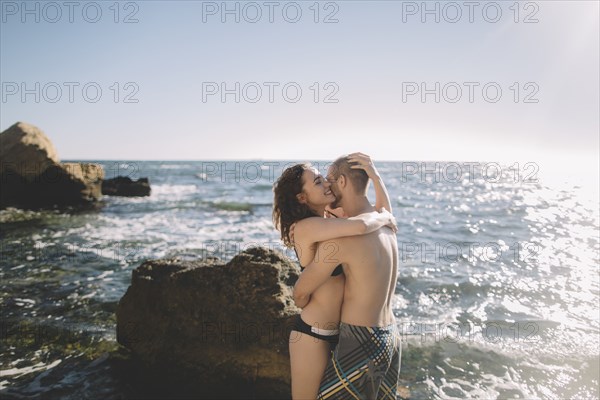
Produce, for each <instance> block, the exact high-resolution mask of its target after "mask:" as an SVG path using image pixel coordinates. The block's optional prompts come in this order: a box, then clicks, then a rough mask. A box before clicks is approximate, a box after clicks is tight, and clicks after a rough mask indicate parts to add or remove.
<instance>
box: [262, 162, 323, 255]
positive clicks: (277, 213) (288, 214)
mask: <svg viewBox="0 0 600 400" xmlns="http://www.w3.org/2000/svg"><path fill="white" fill-rule="evenodd" d="M309 168H311V165H310V164H307V163H302V164H296V165H293V166H291V167H288V168H286V169H285V170H284V171H283V173H282V174H281V176H280V177H279V179H277V182H275V184H274V185H273V193H274V195H275V196H274V199H273V224H275V228H277V230H278V231H279V232H280V233H281V240H282V241H283V244H284V245H285V246H287V247H292V246H293V244H292V241H291V240H290V227H291V226H292V224H293V223H294V222H298V221H300V220H301V219H304V218H308V217H317V216H318V215H317V214H316V213H315V212H314V211H313V210H311V209H310V207H309V206H308V205H307V204H302V203H300V202H299V201H298V198H297V197H296V196H297V195H298V194H300V193H302V186H303V182H302V174H303V173H304V171H306V170H307V169H309Z"/></svg>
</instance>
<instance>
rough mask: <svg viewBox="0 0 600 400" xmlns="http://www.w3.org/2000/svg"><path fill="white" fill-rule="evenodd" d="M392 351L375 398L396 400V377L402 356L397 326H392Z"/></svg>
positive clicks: (398, 373)
mask: <svg viewBox="0 0 600 400" xmlns="http://www.w3.org/2000/svg"><path fill="white" fill-rule="evenodd" d="M394 338H395V340H394V344H393V346H394V347H393V353H392V358H391V361H390V365H389V368H388V369H387V371H386V372H385V375H384V377H383V381H382V382H381V385H380V387H379V393H378V395H377V399H385V400H387V399H390V400H396V398H397V396H398V377H399V375H400V362H401V358H402V341H401V340H400V339H401V338H400V335H399V332H398V328H397V327H394Z"/></svg>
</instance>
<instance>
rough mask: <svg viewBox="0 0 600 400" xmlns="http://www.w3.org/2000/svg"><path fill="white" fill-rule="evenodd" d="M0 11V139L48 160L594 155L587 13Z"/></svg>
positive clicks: (429, 5)
mask: <svg viewBox="0 0 600 400" xmlns="http://www.w3.org/2000/svg"><path fill="white" fill-rule="evenodd" d="M1 5H2V26H1V41H0V44H1V62H0V64H1V65H0V67H1V81H2V99H1V100H2V103H1V105H2V111H1V114H0V117H1V121H0V122H1V123H0V129H1V130H4V129H6V128H7V127H9V126H10V125H12V124H13V123H15V122H16V121H26V122H29V123H32V124H34V125H37V126H39V127H40V128H41V129H42V130H43V131H44V132H45V133H46V134H47V135H48V136H49V137H50V139H51V140H52V141H53V143H54V144H55V146H56V147H57V150H58V153H59V155H60V157H61V158H63V159H198V160H202V159H261V158H263V159H264V158H267V159H331V158H333V157H335V156H337V155H338V154H341V153H346V152H351V151H356V150H362V151H365V152H368V153H370V154H371V155H372V156H373V157H374V158H376V159H379V160H516V159H520V160H538V159H540V158H546V159H554V157H558V156H568V157H573V158H577V159H580V158H586V157H587V158H590V159H596V160H597V157H598V148H599V129H600V128H599V112H598V110H599V108H600V104H599V86H600V83H599V61H598V60H599V56H598V53H599V48H600V44H599V6H598V5H599V3H598V2H597V1H534V2H518V3H517V2H515V1H497V2H485V1H481V2H471V3H469V2H462V1H459V2H434V1H430V2H426V3H424V2H421V1H418V2H401V1H398V2H394V1H368V2H367V1H335V2H318V3H316V2H315V1H307V2H303V1H298V2H277V1H273V2H268V1H259V2H227V3H223V2H220V1H219V2H201V1H169V2H167V1H136V2H120V3H115V2H114V1H108V2H102V1H99V2H72V3H68V2H66V3H65V2H62V1H59V2H49V3H48V2H38V1H30V2H26V3H23V2H21V1H14V2H13V1H2V2H1ZM425 7H426V9H425ZM228 11H229V12H228ZM236 18H238V19H239V22H237V21H236ZM436 18H437V19H438V21H437V22H436ZM36 19H37V20H36ZM115 21H116V22H115ZM223 21H224V22H223ZM315 21H317V22H315ZM224 90H225V91H224ZM99 91H100V92H99ZM236 97H237V99H236ZM436 97H437V99H436ZM236 100H238V101H239V102H236ZM436 100H438V102H436Z"/></svg>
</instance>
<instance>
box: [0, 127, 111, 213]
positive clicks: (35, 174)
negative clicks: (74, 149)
mask: <svg viewBox="0 0 600 400" xmlns="http://www.w3.org/2000/svg"><path fill="white" fill-rule="evenodd" d="M103 178H104V170H103V169H102V167H101V166H100V165H98V164H90V163H60V162H59V159H58V156H57V154H56V149H55V148H54V146H53V145H52V143H51V142H50V140H49V139H48V137H47V136H46V135H45V134H44V133H43V132H42V131H41V130H40V129H38V128H37V127H35V126H32V125H29V124H26V123H24V122H18V123H16V124H14V125H13V126H11V127H10V128H8V129H7V130H5V131H4V132H2V133H0V179H1V186H2V190H1V191H0V207H7V206H14V207H25V208H38V207H47V206H54V205H57V206H71V205H74V206H77V205H87V204H91V203H94V202H96V201H97V200H99V199H100V198H101V197H102V180H103Z"/></svg>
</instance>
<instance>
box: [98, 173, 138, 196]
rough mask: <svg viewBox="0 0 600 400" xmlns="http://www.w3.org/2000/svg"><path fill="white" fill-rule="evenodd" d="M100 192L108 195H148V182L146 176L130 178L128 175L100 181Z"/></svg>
mask: <svg viewBox="0 0 600 400" xmlns="http://www.w3.org/2000/svg"><path fill="white" fill-rule="evenodd" d="M102 194H105V195H110V196H150V183H149V182H148V178H140V179H138V180H137V181H134V180H131V178H129V177H128V176H117V177H116V178H112V179H106V180H104V181H102Z"/></svg>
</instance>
